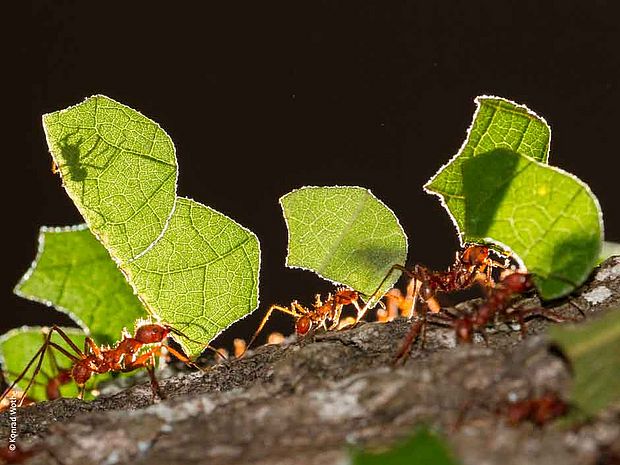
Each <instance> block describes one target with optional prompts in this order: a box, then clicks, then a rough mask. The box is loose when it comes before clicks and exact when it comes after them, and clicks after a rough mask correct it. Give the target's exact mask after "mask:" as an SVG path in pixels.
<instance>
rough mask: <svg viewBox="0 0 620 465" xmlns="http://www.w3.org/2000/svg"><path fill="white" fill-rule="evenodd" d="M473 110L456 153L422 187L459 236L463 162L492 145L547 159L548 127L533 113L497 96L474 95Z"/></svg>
mask: <svg viewBox="0 0 620 465" xmlns="http://www.w3.org/2000/svg"><path fill="white" fill-rule="evenodd" d="M475 102H476V106H477V108H476V112H475V113H474V118H473V121H472V124H471V126H470V127H469V129H468V130H467V137H466V139H465V142H464V143H463V145H462V146H461V148H460V149H459V151H458V153H457V154H456V155H455V156H454V157H453V158H452V159H451V160H450V161H449V162H448V163H447V164H446V165H444V166H442V167H441V168H440V169H439V171H438V172H437V173H436V174H435V176H433V177H432V178H431V179H430V180H429V181H428V183H427V184H426V185H425V186H424V189H425V190H426V191H427V192H429V193H431V194H436V195H438V196H439V197H440V198H441V201H442V203H443V204H444V206H445V207H446V210H448V213H449V214H450V216H451V218H452V221H453V222H454V224H455V225H456V228H457V230H458V232H459V235H460V236H461V238H462V237H463V234H464V231H465V225H464V216H465V198H464V195H465V193H464V191H463V189H464V188H463V174H462V170H463V164H464V163H465V162H466V161H467V160H469V159H471V158H473V157H476V156H477V155H480V154H482V153H487V152H490V151H492V150H495V149H509V150H512V151H514V152H517V153H520V154H522V155H527V156H528V157H531V158H533V159H534V160H537V161H540V162H543V163H547V161H548V158H549V145H550V142H551V130H550V129H549V126H548V125H547V122H546V121H545V120H544V119H543V118H542V117H540V116H538V115H537V114H536V113H534V112H533V111H531V110H530V109H528V108H527V107H525V106H524V105H518V104H516V103H514V102H511V101H510V100H506V99H503V98H500V97H490V96H480V97H476V100H475Z"/></svg>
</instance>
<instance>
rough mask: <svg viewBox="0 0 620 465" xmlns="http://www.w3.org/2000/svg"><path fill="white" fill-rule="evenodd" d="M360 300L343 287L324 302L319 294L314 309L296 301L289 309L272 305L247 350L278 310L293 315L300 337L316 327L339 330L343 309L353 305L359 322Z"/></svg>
mask: <svg viewBox="0 0 620 465" xmlns="http://www.w3.org/2000/svg"><path fill="white" fill-rule="evenodd" d="M360 300H361V299H360V297H359V294H358V292H357V291H354V290H352V289H347V288H344V287H341V288H338V289H336V292H335V293H334V294H328V296H327V298H326V299H325V301H324V302H323V301H322V300H321V296H320V294H317V295H316V297H315V301H314V304H313V306H312V308H307V307H304V306H303V305H301V304H300V303H299V302H298V301H296V300H294V301H293V302H291V304H290V306H288V307H283V306H281V305H272V306H271V307H269V310H267V313H265V316H264V317H263V319H262V321H261V322H260V324H259V325H258V328H257V329H256V331H255V332H254V335H253V336H252V339H250V342H249V343H248V344H247V347H246V350H247V349H249V348H250V346H251V345H252V344H253V343H254V341H255V340H256V337H257V336H258V335H259V333H260V332H261V331H262V329H263V328H264V326H265V324H266V323H267V320H268V319H269V317H270V316H271V314H272V313H273V312H274V311H276V310H277V311H279V312H282V313H286V314H287V315H291V316H292V317H293V318H295V332H296V333H297V334H298V335H300V336H303V335H305V334H307V333H308V332H309V331H310V330H311V329H312V328H313V327H314V326H321V327H323V328H324V329H325V330H333V329H337V328H339V324H340V317H341V314H342V309H343V307H344V306H346V305H353V306H354V307H355V309H356V310H357V313H358V319H356V321H359V317H360V314H361V313H362V312H363V309H362V308H361V307H360V305H359V302H358V301H360ZM244 352H245V351H244ZM241 355H243V354H241Z"/></svg>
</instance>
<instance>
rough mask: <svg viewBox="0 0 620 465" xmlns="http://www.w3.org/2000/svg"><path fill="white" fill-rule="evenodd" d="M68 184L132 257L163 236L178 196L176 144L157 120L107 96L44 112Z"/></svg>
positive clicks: (98, 227) (88, 214)
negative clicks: (152, 119) (47, 112)
mask: <svg viewBox="0 0 620 465" xmlns="http://www.w3.org/2000/svg"><path fill="white" fill-rule="evenodd" d="M43 126H44V129H45V134H46V137H47V143H48V146H49V149H50V151H51V154H52V158H53V160H54V163H55V164H56V165H57V167H58V169H59V172H60V175H61V177H62V182H63V185H64V187H65V189H66V190H67V193H68V194H69V197H71V199H72V200H73V202H74V203H75V205H76V206H77V208H78V210H79V211H80V213H81V214H82V216H83V217H84V219H85V220H86V223H87V224H88V226H89V227H90V229H91V231H92V232H93V233H94V234H95V236H97V238H99V239H100V240H101V242H102V243H103V244H104V245H105V247H106V248H107V249H108V251H109V252H110V254H111V255H112V256H113V257H114V258H115V259H116V260H117V261H120V262H127V261H130V260H132V259H134V258H135V257H137V256H139V255H140V254H141V253H143V252H144V251H145V250H146V249H147V248H148V247H150V246H151V244H152V243H153V242H155V241H156V240H157V238H158V237H159V236H160V235H161V234H162V231H163V230H164V228H165V226H166V223H167V221H168V219H169V218H170V216H171V215H172V211H173V208H174V202H175V199H176V180H177V164H176V156H175V150H174V145H173V143H172V140H171V139H170V137H169V136H168V135H167V134H166V133H165V132H164V131H163V129H161V128H160V127H159V125H158V124H157V123H155V122H153V121H151V120H150V119H148V118H146V117H145V116H143V115H142V114H140V113H138V112H137V111H135V110H133V109H131V108H129V107H127V106H125V105H122V104H120V103H118V102H116V101H114V100H112V99H110V98H108V97H105V96H103V95H96V96H93V97H90V98H87V99H86V100H85V101H84V102H82V103H79V104H77V105H75V106H73V107H69V108H67V109H65V110H60V111H56V112H54V113H49V114H47V115H44V116H43Z"/></svg>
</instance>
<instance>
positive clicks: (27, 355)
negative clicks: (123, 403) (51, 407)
mask: <svg viewBox="0 0 620 465" xmlns="http://www.w3.org/2000/svg"><path fill="white" fill-rule="evenodd" d="M47 329H49V328H46V330H47ZM62 330H63V331H64V332H65V333H66V334H67V336H69V338H70V339H71V340H72V341H73V342H74V344H75V345H76V346H77V347H78V348H79V349H80V350H82V349H83V347H84V339H85V338H86V335H85V334H84V333H83V332H82V331H81V330H79V329H76V328H62ZM43 331H44V328H40V327H26V326H24V327H22V328H17V329H13V330H11V331H9V332H8V333H5V334H3V335H2V336H1V337H0V362H1V363H2V370H3V372H4V374H5V376H6V378H7V381H8V382H9V383H12V382H13V381H14V380H15V379H16V378H17V376H18V375H20V374H21V373H22V370H24V368H26V366H27V365H28V363H29V362H30V361H31V360H32V357H33V356H34V355H35V354H36V353H37V351H38V350H39V349H40V348H41V346H42V345H43V341H44V338H45V334H44V332H43ZM51 340H52V342H54V343H56V344H58V345H60V346H61V347H63V348H65V349H66V350H67V351H69V352H70V353H72V354H75V351H73V350H72V349H71V348H70V347H69V345H68V344H67V343H66V342H65V341H64V340H63V339H62V338H61V337H60V336H59V335H58V333H56V332H55V333H54V334H53V335H52V339H51ZM52 357H53V359H54V360H55V361H56V363H57V365H54V363H53V359H52ZM37 361H38V359H37ZM37 361H35V362H34V363H33V364H32V365H31V366H30V369H29V370H28V373H27V374H26V376H25V377H24V379H23V380H22V381H20V382H19V383H18V387H19V388H20V389H21V390H24V389H25V388H26V386H27V385H28V383H29V381H30V380H31V378H32V375H33V374H34V370H35V366H36V364H37ZM56 367H59V368H64V369H67V368H70V367H71V360H69V359H68V358H67V357H66V356H65V355H63V354H61V353H60V352H58V351H57V350H56V349H53V348H51V347H48V349H47V352H46V354H45V357H44V359H43V364H42V365H41V371H40V372H39V374H38V375H37V376H36V378H35V380H34V383H33V385H32V387H31V388H30V390H29V391H28V397H29V398H30V399H32V400H37V401H40V400H46V399H47V395H46V390H45V385H46V384H47V382H48V380H49V379H50V378H53V377H56V376H57V375H58V369H57V368H56ZM102 379H103V378H102V376H101V375H98V376H94V377H93V378H91V379H90V380H89V382H88V383H87V384H86V388H87V392H88V390H90V389H92V388H93V387H94V386H95V384H96V383H99V382H101V381H102ZM60 392H61V394H62V396H63V397H76V396H77V394H78V388H77V385H76V384H75V383H74V382H73V381H71V382H70V383H68V384H65V385H63V386H61V387H60Z"/></svg>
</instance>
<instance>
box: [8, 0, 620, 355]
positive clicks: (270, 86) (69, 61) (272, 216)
mask: <svg viewBox="0 0 620 465" xmlns="http://www.w3.org/2000/svg"><path fill="white" fill-rule="evenodd" d="M295 3H296V2H288V3H286V4H281V5H278V4H273V3H270V4H269V5H267V4H264V2H248V3H247V4H241V3H239V2H218V3H215V2H185V3H181V2H179V4H178V5H173V2H166V3H165V4H163V2H162V4H158V3H156V2H133V1H132V2H122V3H114V2H79V1H58V0H56V1H53V2H51V1H50V2H44V1H40V2H34V3H32V5H31V11H30V17H29V21H27V23H28V24H27V26H26V31H22V34H21V35H20V36H19V37H18V38H16V40H15V43H14V44H12V46H13V47H14V48H15V50H17V52H18V54H19V57H18V62H17V63H18V66H15V67H14V68H13V71H12V74H17V76H18V80H19V81H20V82H19V83H18V84H17V87H16V88H15V89H6V93H7V94H8V95H7V96H6V98H9V99H10V98H19V102H20V105H19V108H20V109H21V110H23V109H24V101H25V100H24V98H23V97H24V95H30V102H31V107H30V108H29V113H28V114H22V113H19V114H20V115H22V116H23V118H21V119H19V118H18V119H17V121H19V122H20V123H21V122H22V121H23V125H22V126H21V127H19V128H17V129H16V131H17V132H15V134H11V135H10V136H11V137H10V139H11V140H12V141H14V145H13V146H10V144H9V145H8V146H6V149H7V151H8V153H7V154H5V155H6V156H5V160H6V163H7V165H6V166H5V180H4V184H5V186H10V188H11V194H10V196H9V197H5V198H8V199H9V200H8V201H7V202H5V204H8V213H9V215H10V227H7V225H5V228H4V229H5V232H8V233H9V235H10V236H11V237H10V238H9V239H8V240H9V241H10V242H5V244H10V245H9V246H8V247H6V246H5V254H4V256H5V263H4V266H3V273H4V274H5V278H4V279H3V288H2V298H3V303H2V319H1V325H0V326H1V328H0V331H1V332H4V331H5V330H6V329H8V328H10V327H13V326H18V325H21V324H41V323H49V322H51V321H53V320H54V319H58V314H56V312H54V311H53V310H52V309H48V308H45V307H42V306H41V305H39V304H36V303H32V302H28V301H25V300H23V299H20V298H18V297H16V296H14V295H12V293H11V291H12V288H13V286H14V285H15V283H16V282H17V281H18V279H19V278H20V276H21V275H22V274H23V273H24V272H25V271H26V269H27V268H28V266H29V264H30V262H31V260H32V259H33V257H34V255H35V252H36V237H37V230H38V228H39V226H40V225H67V224H75V223H79V222H81V218H80V216H79V214H78V213H77V211H76V209H75V208H74V206H73V204H72V203H71V201H70V200H69V198H68V197H67V195H66V194H65V193H64V190H63V189H62V188H61V186H60V183H59V178H58V177H57V176H53V175H52V174H51V172H50V157H49V155H48V152H47V146H46V143H45V139H44V136H43V131H42V128H41V123H40V117H41V115H42V114H43V113H47V112H51V111H55V110H58V109H62V108H65V107H67V106H69V105H73V104H75V103H78V102H80V101H82V100H83V99H84V98H85V97H87V96H90V95H92V94H95V93H103V94H105V95H108V96H109V97H112V98H114V99H116V100H119V101H120V102H122V103H124V104H127V105H129V106H130V107H132V108H135V109H137V110H139V111H140V112H142V113H143V114H145V115H146V116H148V117H150V118H151V119H153V120H155V121H157V122H158V123H159V124H160V125H161V126H162V127H163V128H164V129H165V130H166V131H167V132H168V134H169V135H170V136H171V137H172V139H173V140H174V143H175V145H176V147H177V154H178V157H179V166H180V175H179V190H178V193H179V195H183V196H189V197H192V198H194V199H196V200H198V201H200V202H203V203H205V204H207V205H209V206H211V207H213V208H215V209H217V210H219V211H221V212H223V213H225V214H227V215H229V216H231V217H232V218H234V219H235V220H237V221H239V222H240V223H241V224H243V225H245V226H247V227H248V228H250V229H251V230H253V231H254V232H255V233H256V234H257V235H258V237H259V238H260V240H261V244H262V250H263V257H262V274H261V288H260V293H261V294H260V299H261V307H260V308H261V310H259V311H257V312H256V313H255V314H254V315H252V316H251V317H249V318H247V319H245V320H243V321H242V322H240V323H238V324H236V325H235V326H233V327H232V328H231V330H229V331H228V332H227V334H226V335H225V336H224V338H223V339H221V340H220V341H219V342H218V343H222V344H225V343H229V342H230V339H231V338H232V337H239V336H240V337H247V336H248V335H249V334H250V333H251V331H252V330H253V329H254V328H255V327H256V325H257V324H258V321H259V319H260V317H261V315H262V314H263V313H264V309H265V308H266V307H267V305H269V304H271V303H275V302H278V303H283V304H286V303H288V302H289V301H290V300H291V299H293V298H298V299H300V300H301V301H304V302H307V303H310V302H311V301H312V297H313V294H314V293H315V292H319V291H327V290H329V289H330V286H329V285H328V284H327V283H326V282H324V281H322V280H321V279H320V278H318V277H316V276H315V275H313V274H311V273H309V272H303V271H298V270H288V269H286V268H285V267H284V258H285V251H286V229H285V226H284V221H283V219H282V215H281V211H280V207H279V205H278V201H277V200H278V198H279V197H280V196H281V195H283V194H285V193H287V192H289V191H290V190H292V189H294V188H297V187H300V186H302V185H334V184H338V185H360V186H365V187H368V188H370V189H371V190H372V191H373V192H374V193H375V194H376V195H377V196H378V197H379V198H381V199H382V200H383V201H384V202H385V203H386V204H387V205H389V206H390V207H391V208H392V209H393V210H394V211H395V213H396V215H397V216H398V218H399V219H400V221H401V223H402V224H403V226H404V227H405V230H406V231H407V234H408V236H409V239H410V261H415V262H422V263H426V264H428V265H431V266H432V267H435V268H441V267H445V266H446V265H448V264H449V263H450V262H451V260H452V258H453V254H454V250H455V249H456V247H457V245H458V241H457V237H456V234H455V230H454V227H453V226H452V223H451V222H450V220H449V218H448V215H447V214H446V213H445V212H444V211H443V209H442V208H441V206H440V205H439V202H438V201H437V199H436V198H435V197H433V196H430V195H428V194H425V193H424V192H423V191H422V185H423V184H424V183H425V182H426V181H427V180H428V179H429V177H431V176H432V175H433V174H434V173H435V171H436V170H437V169H438V168H439V167H440V166H441V165H442V164H444V163H445V162H446V161H447V160H448V159H449V158H450V157H452V155H453V154H455V153H456V151H457V150H458V148H459V146H460V145H461V143H462V141H463V139H464V137H465V130H466V128H467V127H468V125H469V124H470V121H471V118H472V114H473V111H474V102H473V99H474V97H475V96H476V95H480V94H491V95H498V96H503V97H506V98H510V99H512V100H514V101H516V102H518V103H523V104H526V105H528V106H529V107H530V108H531V109H533V110H534V111H536V112H538V113H539V114H540V115H543V116H544V117H545V118H546V119H547V121H548V122H549V124H550V125H551V127H552V131H553V136H552V145H551V159H550V160H551V163H552V164H554V165H556V166H559V167H561V168H563V169H565V170H567V171H569V172H572V173H574V174H575V175H576V176H578V177H579V178H581V179H582V180H584V181H585V182H587V183H588V184H589V185H590V186H591V188H592V190H593V191H594V192H595V194H596V195H597V196H598V198H599V200H600V202H601V205H602V208H603V211H604V213H605V227H606V236H607V239H609V240H615V241H620V214H619V213H618V208H617V199H618V193H617V186H618V180H617V178H618V176H617V173H618V170H617V159H618V149H617V146H618V143H617V137H618V127H619V124H620V110H619V109H620V88H619V85H618V80H619V78H620V66H619V65H620V60H619V56H618V48H619V45H620V32H619V29H618V22H619V21H618V18H620V15H619V11H618V9H617V7H615V6H613V5H614V2H612V1H589V2H568V1H564V2H550V1H549V2H538V1H537V2H531V3H529V2H504V3H502V2H488V3H487V2H475V1H468V2H447V1H445V2H435V1H431V0H428V1H425V2H421V1H409V2H396V1H394V2H381V1H377V2H372V3H369V2H351V3H344V2H338V1H329V2H318V1H315V2H307V3H308V5H311V6H306V7H302V6H299V5H294V4H295ZM22 87H23V90H22V92H19V89H21V88H22ZM27 110H28V109H27ZM16 114H17V113H16ZM274 320H275V321H274V327H278V325H284V326H283V328H284V329H285V332H290V331H292V328H293V325H292V322H291V321H289V320H287V319H286V318H284V317H279V318H276V317H274ZM63 321H65V322H66V320H63Z"/></svg>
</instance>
